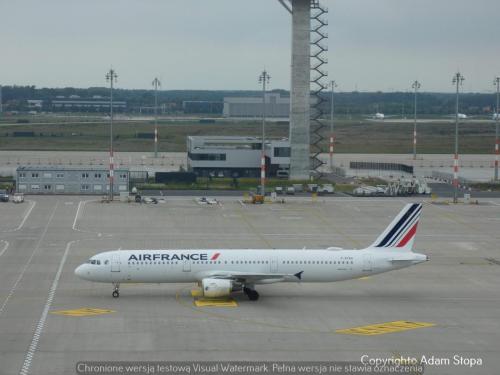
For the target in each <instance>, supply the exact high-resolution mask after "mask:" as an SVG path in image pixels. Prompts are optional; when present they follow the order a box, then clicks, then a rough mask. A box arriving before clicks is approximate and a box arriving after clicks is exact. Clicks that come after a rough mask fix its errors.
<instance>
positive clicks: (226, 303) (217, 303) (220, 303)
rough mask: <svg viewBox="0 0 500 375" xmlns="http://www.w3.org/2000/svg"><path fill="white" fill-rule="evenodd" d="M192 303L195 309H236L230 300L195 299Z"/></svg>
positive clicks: (234, 302) (236, 304) (235, 304)
mask: <svg viewBox="0 0 500 375" xmlns="http://www.w3.org/2000/svg"><path fill="white" fill-rule="evenodd" d="M193 303H194V304H195V306H197V307H238V303H237V302H236V301H235V300H234V299H232V298H197V299H195V300H194V302H193Z"/></svg>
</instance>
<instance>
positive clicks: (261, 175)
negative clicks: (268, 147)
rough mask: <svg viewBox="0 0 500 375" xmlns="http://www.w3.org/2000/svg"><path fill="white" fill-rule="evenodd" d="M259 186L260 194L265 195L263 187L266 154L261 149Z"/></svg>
mask: <svg viewBox="0 0 500 375" xmlns="http://www.w3.org/2000/svg"><path fill="white" fill-rule="evenodd" d="M260 186H261V190H262V192H261V193H262V195H263V196H265V195H266V193H265V188H266V154H265V152H264V151H262V156H261V158H260Z"/></svg>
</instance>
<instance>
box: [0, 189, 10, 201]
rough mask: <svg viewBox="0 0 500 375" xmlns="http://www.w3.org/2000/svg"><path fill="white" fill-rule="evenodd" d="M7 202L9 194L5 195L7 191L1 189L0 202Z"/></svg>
mask: <svg viewBox="0 0 500 375" xmlns="http://www.w3.org/2000/svg"><path fill="white" fill-rule="evenodd" d="M8 201H9V194H8V193H7V190H5V189H1V190H0V202H8Z"/></svg>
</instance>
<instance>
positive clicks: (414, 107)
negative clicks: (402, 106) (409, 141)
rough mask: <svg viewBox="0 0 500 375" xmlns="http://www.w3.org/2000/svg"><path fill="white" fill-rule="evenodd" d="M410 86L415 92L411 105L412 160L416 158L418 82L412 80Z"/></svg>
mask: <svg viewBox="0 0 500 375" xmlns="http://www.w3.org/2000/svg"><path fill="white" fill-rule="evenodd" d="M411 87H412V88H413V90H414V93H415V98H414V99H415V101H414V105H413V160H417V93H418V89H419V88H420V82H418V81H416V80H415V82H413V84H412V85H411Z"/></svg>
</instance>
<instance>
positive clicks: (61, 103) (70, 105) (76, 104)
mask: <svg viewBox="0 0 500 375" xmlns="http://www.w3.org/2000/svg"><path fill="white" fill-rule="evenodd" d="M75 96H76V95H75ZM109 107H110V103H109V99H107V98H101V97H98V98H91V99H80V98H79V97H70V98H68V99H63V98H57V99H54V100H52V110H54V111H93V112H104V111H109ZM126 109H127V102H124V101H119V100H116V101H115V100H113V110H115V111H118V112H123V111H125V110H126Z"/></svg>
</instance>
